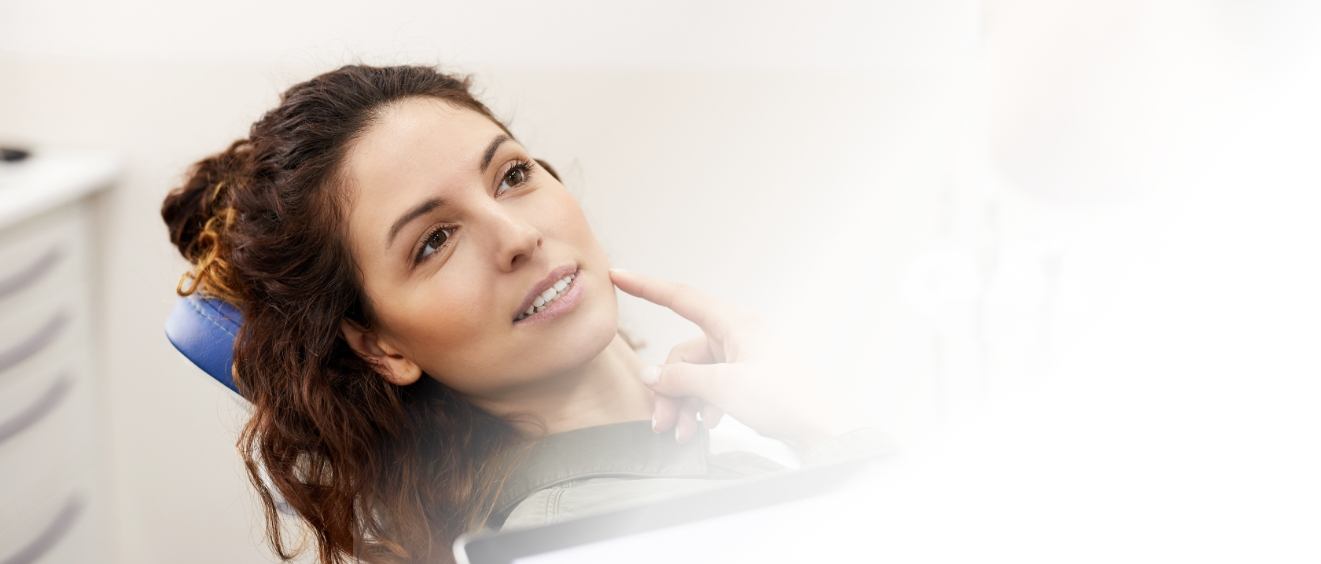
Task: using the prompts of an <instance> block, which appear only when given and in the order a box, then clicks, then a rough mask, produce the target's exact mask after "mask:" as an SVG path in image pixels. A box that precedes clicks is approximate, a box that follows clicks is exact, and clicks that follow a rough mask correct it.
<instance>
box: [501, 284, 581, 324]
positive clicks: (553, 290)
mask: <svg viewBox="0 0 1321 564" xmlns="http://www.w3.org/2000/svg"><path fill="white" fill-rule="evenodd" d="M574 276H575V275H574V274H570V275H568V276H565V277H564V278H561V279H559V281H558V282H555V283H554V284H552V285H551V287H549V288H546V291H545V292H542V293H541V295H540V296H537V297H536V299H534V300H532V307H529V308H527V311H525V312H523V315H520V316H518V319H515V320H514V321H522V320H523V319H524V318H526V317H527V316H529V315H532V314H534V313H536V312H538V311H541V310H543V309H546V305H547V304H549V303H550V302H553V301H555V298H558V297H560V292H563V291H564V289H565V288H568V287H569V284H570V283H571V282H573V277H574Z"/></svg>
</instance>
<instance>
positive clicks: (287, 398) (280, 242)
mask: <svg viewBox="0 0 1321 564" xmlns="http://www.w3.org/2000/svg"><path fill="white" fill-rule="evenodd" d="M469 88H470V79H469V78H468V77H456V76H451V75H448V74H444V73H442V72H439V71H438V70H436V69H435V68H432V67H427V66H395V67H372V66H365V65H349V66H344V67H342V68H339V69H336V70H334V71H331V72H327V73H325V74H322V75H320V76H317V77H315V78H313V79H311V80H308V81H306V82H302V83H299V84H296V85H294V86H293V87H291V88H289V89H288V90H287V91H286V92H284V94H283V95H282V96H281V99H280V103H279V105H278V106H277V107H276V108H275V109H273V110H270V111H269V112H267V113H266V114H265V115H264V116H262V118H261V119H260V120H258V121H257V122H255V123H254V124H253V125H252V127H251V129H250V131H249V134H248V137H247V138H245V139H239V140H237V141H235V142H233V143H232V144H231V145H230V146H229V147H228V148H227V149H226V150H225V151H223V152H221V153H219V154H217V155H214V156H211V157H208V158H205V159H202V160H201V161H199V162H198V163H196V164H195V165H193V167H192V169H191V170H190V171H189V174H188V175H187V180H186V181H185V182H184V183H183V184H182V185H181V186H179V187H177V188H175V189H174V190H172V191H171V192H170V193H169V195H168V196H167V197H166V198H165V201H164V203H163V205H162V207H161V216H162V217H163V218H164V220H165V223H166V224H167V225H168V227H169V230H170V240H171V242H173V243H174V245H175V246H177V247H178V249H179V252H180V253H181V254H182V255H183V256H184V258H186V259H188V261H189V262H191V263H193V265H194V266H193V269H192V270H191V271H190V272H188V273H186V274H185V275H184V277H183V278H182V279H181V280H180V283H179V288H178V291H179V293H180V294H181V295H187V294H189V293H192V292H194V291H201V292H203V293H205V294H208V295H211V296H215V297H218V298H220V299H224V300H226V301H229V302H231V303H233V304H235V305H236V306H237V307H238V308H239V309H240V310H241V311H242V312H243V316H244V322H243V325H242V328H241V330H240V332H239V334H238V335H237V337H236V339H235V346H234V376H235V382H236V384H237V386H238V388H239V390H240V391H241V393H242V394H243V396H244V397H246V398H247V399H248V400H250V401H251V402H252V405H253V411H252V417H251V419H249V420H248V422H247V423H246V425H245V427H244V429H243V431H242V433H241V435H240V437H239V440H238V447H239V451H240V453H241V454H242V456H243V460H244V462H245V464H246V466H247V470H248V474H249V477H250V479H251V481H252V484H253V486H254V487H255V488H256V490H257V492H258V494H259V496H260V498H261V501H262V504H263V506H264V512H265V517H266V530H267V536H268V541H269V542H270V544H271V546H272V548H273V549H274V550H275V552H276V553H277V554H279V555H280V557H281V558H283V559H285V560H288V559H292V558H294V557H296V556H297V555H298V553H299V549H297V548H289V547H287V546H286V539H283V538H282V537H281V530H280V515H279V512H278V511H277V507H276V502H275V496H274V495H273V492H272V490H271V486H273V487H274V489H275V490H278V492H279V494H280V495H281V496H282V497H283V498H284V499H285V500H286V502H287V503H288V505H289V506H290V507H291V508H292V509H293V510H295V511H296V512H297V515H298V516H299V517H300V518H301V519H302V520H303V521H304V522H305V524H306V525H307V526H308V527H309V528H310V530H311V532H312V533H313V535H314V537H315V539H316V543H317V549H318V554H319V557H320V561H321V562H322V563H325V564H330V563H340V562H345V561H347V560H348V559H349V558H350V557H352V558H357V559H361V560H363V561H368V562H413V561H428V562H434V561H451V560H452V558H453V556H452V554H451V553H450V549H451V545H452V542H453V540H454V539H455V538H456V537H457V536H458V535H460V534H462V533H464V532H466V531H470V530H473V529H475V528H479V527H481V526H482V525H483V524H484V523H485V521H486V520H487V519H488V518H489V517H490V512H491V511H492V505H493V503H494V500H495V496H496V495H498V491H499V488H500V486H501V484H502V483H503V481H504V479H505V478H506V477H507V476H508V474H509V471H510V470H511V469H512V466H513V464H514V462H512V461H514V460H517V458H516V457H507V456H500V455H501V454H508V453H511V452H518V451H520V449H519V448H518V447H520V446H521V445H526V444H527V443H528V441H527V440H526V439H527V437H525V436H522V435H520V434H519V433H518V432H517V431H516V428H515V426H514V425H513V422H514V420H513V419H509V418H506V419H502V418H500V417H497V416H495V415H492V414H490V413H488V412H485V411H483V410H481V409H479V408H477V407H475V406H474V405H472V404H470V403H469V402H468V401H466V400H465V399H464V398H463V397H461V396H460V395H459V394H458V393H457V392H455V391H454V390H452V389H450V388H448V387H446V386H445V385H443V384H441V383H440V382H438V381H436V380H435V379H433V378H429V377H423V378H420V379H419V380H418V381H417V383H415V384H412V385H408V386H404V387H399V386H395V385H393V384H390V383H389V382H387V381H386V380H385V379H384V378H381V377H379V376H377V375H375V374H374V373H373V368H372V367H371V366H370V365H369V364H368V363H367V362H366V361H364V360H363V359H362V358H361V357H359V356H358V355H357V354H355V353H354V351H353V350H352V349H351V348H350V347H349V345H348V343H347V342H346V341H345V339H344V336H343V334H342V333H341V330H340V325H341V320H343V319H350V320H352V321H354V322H357V323H358V324H360V325H361V326H363V327H371V325H372V323H371V322H372V318H373V315H372V311H371V308H370V303H369V302H368V301H367V300H366V299H365V298H364V294H363V292H362V284H361V279H360V276H361V275H360V273H359V272H357V269H356V268H355V266H354V262H353V260H352V257H351V256H350V253H349V250H348V247H347V243H346V240H347V236H346V233H345V231H344V229H345V227H344V223H345V222H344V218H345V215H346V210H345V203H344V202H345V198H344V193H345V190H344V189H343V185H344V177H343V171H342V170H341V165H342V163H343V161H344V159H345V156H346V153H347V151H348V150H349V148H350V147H351V145H352V144H353V142H354V141H355V139H356V138H358V137H359V136H360V135H362V134H363V132H364V131H365V130H366V129H367V128H368V127H370V126H371V124H372V122H373V120H374V119H375V118H376V116H377V115H378V113H379V111H380V110H381V109H382V108H383V107H384V106H386V105H387V104H390V103H392V102H395V101H398V100H401V99H403V98H407V97H415V96H427V97H433V98H438V99H441V100H444V101H447V102H449V103H450V104H453V105H455V106H457V107H461V108H466V109H470V110H473V111H476V112H478V113H480V114H482V115H484V116H486V117H488V118H490V119H491V121H493V122H495V123H496V124H497V125H499V126H500V127H501V129H504V130H505V132H506V133H508V131H509V130H508V128H507V127H506V126H505V125H504V124H502V123H501V122H500V120H498V119H496V118H495V116H494V115H492V113H491V111H490V110H489V109H487V108H486V106H484V105H483V104H482V103H481V102H479V101H477V100H476V99H475V98H474V97H473V96H472V95H471V94H470V92H469ZM510 137H511V138H513V137H514V136H513V135H512V134H510ZM538 162H539V163H540V164H541V165H542V166H544V167H545V168H546V170H547V171H549V172H550V173H551V175H552V176H556V178H558V176H557V175H555V172H554V170H553V169H552V168H551V167H550V166H549V165H547V163H545V162H542V161H540V160H538ZM624 338H625V340H626V341H627V342H628V343H629V344H630V345H631V346H633V347H634V348H636V347H637V345H636V344H635V343H634V342H632V341H631V340H629V339H628V338H627V336H624ZM542 428H543V429H544V427H542ZM263 468H264V469H265V471H266V473H268V474H269V477H270V482H269V484H270V486H268V484H267V482H265V481H264V480H263V479H262V476H261V473H262V469H263Z"/></svg>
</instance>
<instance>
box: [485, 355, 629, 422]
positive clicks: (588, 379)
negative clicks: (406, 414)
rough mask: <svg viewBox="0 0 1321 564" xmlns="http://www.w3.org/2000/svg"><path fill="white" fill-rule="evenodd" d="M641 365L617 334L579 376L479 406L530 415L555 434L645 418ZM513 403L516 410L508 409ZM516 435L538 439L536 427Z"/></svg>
mask: <svg viewBox="0 0 1321 564" xmlns="http://www.w3.org/2000/svg"><path fill="white" fill-rule="evenodd" d="M642 367H643V363H642V359H641V358H640V357H638V353H637V351H634V350H633V347H631V346H629V344H628V342H627V341H625V340H624V338H623V337H622V336H621V335H620V334H619V333H615V337H614V338H613V339H611V340H610V344H609V345H606V347H605V348H604V349H602V350H601V352H600V353H599V354H597V355H596V357H595V358H593V359H592V360H591V361H589V362H588V363H587V364H585V365H583V366H582V367H581V369H580V370H578V371H575V372H574V373H573V374H566V375H564V376H563V377H557V378H553V379H548V380H545V381H543V382H539V383H538V385H536V386H535V387H536V389H535V390H527V389H525V390H522V391H523V392H524V393H525V394H526V395H524V396H523V397H520V398H518V400H516V402H510V403H506V404H505V405H503V406H499V407H497V406H484V408H485V409H487V410H488V411H490V412H491V413H496V414H498V415H506V414H511V413H530V414H532V415H535V416H536V417H537V419H539V420H540V421H541V422H543V423H545V425H546V433H560V432H564V431H571V430H574V429H581V428H584V427H594V426H597V425H607V424H610V423H622V422H624V421H638V420H648V419H650V418H651V412H652V398H651V391H650V390H649V389H648V388H647V387H646V385H644V384H643V383H642V381H641V380H639V379H638V376H637V375H638V372H639V371H641V370H642ZM514 403H516V404H517V408H514V405H513V404H514ZM515 424H516V425H518V426H519V427H520V428H521V430H523V431H524V432H527V433H530V434H534V435H535V434H540V433H541V429H540V427H532V426H526V425H524V424H521V423H519V422H518V420H517V419H515Z"/></svg>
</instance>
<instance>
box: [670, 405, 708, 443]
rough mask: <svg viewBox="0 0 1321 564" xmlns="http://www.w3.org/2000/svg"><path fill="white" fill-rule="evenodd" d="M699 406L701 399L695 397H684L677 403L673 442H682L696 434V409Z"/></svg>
mask: <svg viewBox="0 0 1321 564" xmlns="http://www.w3.org/2000/svg"><path fill="white" fill-rule="evenodd" d="M701 406H702V401H701V400H699V399H696V398H685V399H684V400H683V403H681V404H679V420H678V421H677V422H675V424H674V440H675V442H677V443H679V444H684V443H686V442H688V441H689V440H691V439H692V438H693V435H696V434H697V410H698V409H700V408H701Z"/></svg>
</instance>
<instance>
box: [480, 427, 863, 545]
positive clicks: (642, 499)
mask: <svg viewBox="0 0 1321 564" xmlns="http://www.w3.org/2000/svg"><path fill="white" fill-rule="evenodd" d="M886 450H888V447H887V446H886V442H885V439H884V436H883V435H882V434H881V433H880V432H879V431H878V430H876V429H873V428H869V427H865V428H860V429H856V430H854V431H850V432H848V433H845V434H843V435H840V436H838V437H836V438H835V440H833V441H830V442H827V443H826V444H823V445H820V446H818V447H816V448H813V449H812V450H811V451H809V452H800V453H798V455H799V458H800V460H801V461H802V463H803V464H804V465H814V464H824V463H829V462H833V461H838V460H843V459H847V458H852V457H854V456H867V455H874V454H877V453H880V452H883V451H886ZM787 470H788V468H786V467H785V466H783V465H781V464H779V463H777V462H775V461H772V460H770V459H768V458H765V457H763V456H761V455H758V454H754V453H751V452H742V451H733V452H722V453H719V454H712V453H711V452H710V435H709V434H708V432H707V430H706V428H704V427H702V426H701V425H698V433H697V435H696V436H694V437H693V439H692V440H690V441H688V442H687V443H686V444H682V445H680V444H677V443H676V442H675V441H674V435H673V433H653V432H652V431H651V422H650V421H626V422H623V423H614V424H610V425H600V426H596V427H587V428H583V429H575V430H572V431H566V432H563V433H555V434H552V435H549V436H547V437H545V438H543V439H541V440H540V441H538V442H537V443H536V444H535V445H534V446H533V447H532V450H531V451H530V452H529V454H528V458H526V459H525V461H524V462H523V463H522V464H521V465H520V466H519V467H518V469H517V470H516V471H515V472H514V473H513V475H511V476H510V478H509V480H508V481H506V483H505V485H504V488H503V489H502V490H501V492H500V496H499V498H498V500H497V502H496V507H495V512H494V514H493V515H492V518H491V520H490V521H488V527H491V528H494V529H512V528H521V527H530V526H537V525H545V524H548V523H551V522H554V521H558V520H561V519H565V518H568V517H576V516H579V515H584V514H588V513H595V512H598V511H605V510H610V509H616V508H620V507H625V506H630V505H635V504H642V503H648V502H651V501H655V500H658V499H661V498H664V497H670V496H674V495H681V494H686V493H690V492H695V491H698V490H702V489H706V488H711V487H717V486H721V485H725V484H729V483H730V482H729V481H730V480H736V479H739V478H745V477H750V476H756V475H760V474H766V473H771V472H782V471H787Z"/></svg>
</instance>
